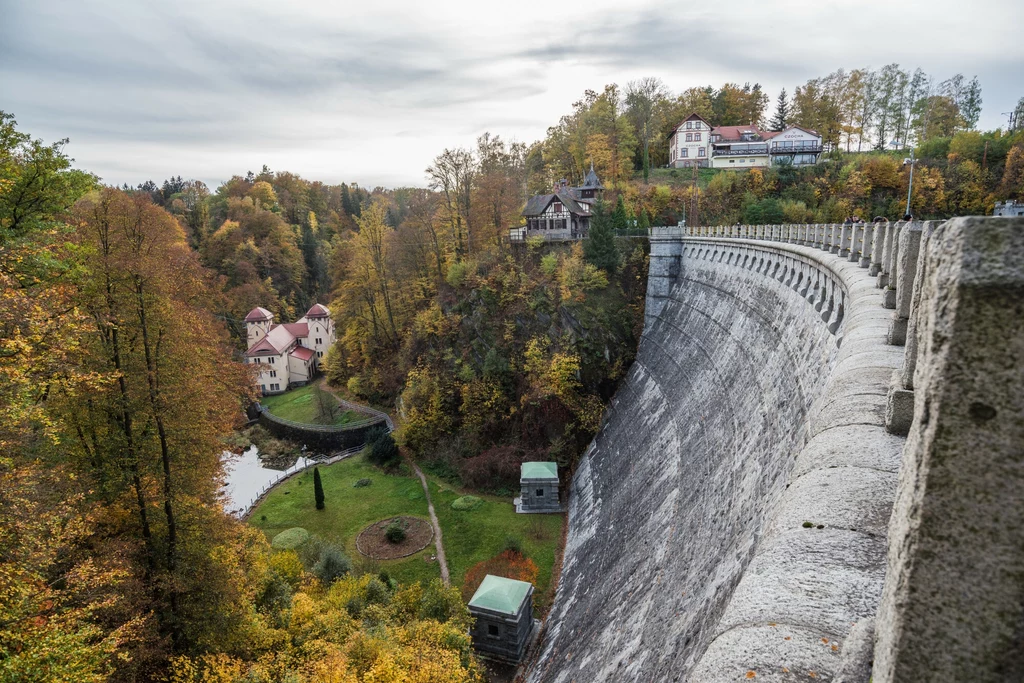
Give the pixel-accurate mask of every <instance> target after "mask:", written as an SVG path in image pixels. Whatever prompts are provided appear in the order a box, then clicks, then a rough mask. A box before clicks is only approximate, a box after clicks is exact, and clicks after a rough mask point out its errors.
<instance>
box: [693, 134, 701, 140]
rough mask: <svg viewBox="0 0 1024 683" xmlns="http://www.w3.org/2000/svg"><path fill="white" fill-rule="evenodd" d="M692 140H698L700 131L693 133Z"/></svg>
mask: <svg viewBox="0 0 1024 683" xmlns="http://www.w3.org/2000/svg"><path fill="white" fill-rule="evenodd" d="M693 140H694V142H700V133H694V134H693Z"/></svg>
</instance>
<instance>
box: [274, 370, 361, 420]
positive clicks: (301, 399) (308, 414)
mask: <svg viewBox="0 0 1024 683" xmlns="http://www.w3.org/2000/svg"><path fill="white" fill-rule="evenodd" d="M321 381H322V380H321ZM315 386H316V382H314V383H313V384H307V385H306V386H304V387H299V388H298V389H292V390H291V391H286V392H284V393H283V394H275V395H274V396H264V397H263V398H261V399H260V403H262V404H263V405H264V407H266V409H267V410H269V411H270V412H271V413H273V414H274V415H277V416H278V417H280V418H284V419H285V420H293V421H295V422H305V423H306V424H330V425H343V424H345V423H347V422H351V421H352V420H354V419H356V418H357V417H358V416H357V415H356V414H355V413H353V412H352V411H351V410H339V411H337V413H336V414H335V415H334V417H333V418H332V419H330V420H327V421H325V420H323V419H321V418H320V414H319V413H320V411H319V406H318V405H317V400H316V395H315V394H314V392H313V388H314V387H315ZM327 398H328V399H329V400H330V401H332V402H334V405H337V402H336V400H335V398H334V396H332V395H331V394H327Z"/></svg>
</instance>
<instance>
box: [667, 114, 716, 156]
mask: <svg viewBox="0 0 1024 683" xmlns="http://www.w3.org/2000/svg"><path fill="white" fill-rule="evenodd" d="M710 145H711V124H710V123H709V122H708V120H707V119H705V118H704V117H703V116H701V115H700V114H690V115H689V116H687V117H686V118H685V119H684V120H683V122H682V123H680V124H679V125H678V126H676V129H675V130H674V131H672V133H671V134H670V135H669V138H668V164H669V166H671V167H673V168H684V167H687V166H698V167H700V168H705V167H707V166H708V165H709V161H710V156H709V151H710Z"/></svg>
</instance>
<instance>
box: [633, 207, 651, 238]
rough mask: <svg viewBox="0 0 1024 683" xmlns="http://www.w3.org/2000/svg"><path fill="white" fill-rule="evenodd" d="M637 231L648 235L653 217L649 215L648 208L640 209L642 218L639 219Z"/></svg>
mask: <svg viewBox="0 0 1024 683" xmlns="http://www.w3.org/2000/svg"><path fill="white" fill-rule="evenodd" d="M636 227H637V233H639V234H641V235H646V234H647V231H648V230H649V229H650V227H651V219H650V217H649V216H648V215H647V209H640V218H639V220H638V221H637V226H636Z"/></svg>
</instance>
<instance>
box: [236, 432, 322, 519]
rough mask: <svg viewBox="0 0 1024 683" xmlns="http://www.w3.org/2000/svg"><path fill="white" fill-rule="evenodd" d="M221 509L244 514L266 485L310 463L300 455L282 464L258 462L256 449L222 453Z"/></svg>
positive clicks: (250, 448)
mask: <svg viewBox="0 0 1024 683" xmlns="http://www.w3.org/2000/svg"><path fill="white" fill-rule="evenodd" d="M223 458H224V461H225V464H224V474H225V477H224V482H225V483H224V487H223V489H222V490H223V492H224V495H225V501H224V509H225V510H227V511H228V512H231V513H239V512H241V511H244V510H245V509H247V508H248V507H249V505H251V504H252V501H253V500H254V499H255V498H256V497H257V496H259V495H260V493H262V492H263V491H264V490H265V489H266V488H267V487H268V486H270V485H271V484H273V483H274V482H276V481H277V480H279V479H281V478H282V477H283V476H285V474H286V473H288V472H295V471H296V470H298V469H302V468H304V467H306V466H308V465H309V464H310V463H312V462H313V461H312V460H310V459H308V458H305V457H302V456H299V457H298V458H291V459H288V460H285V461H282V460H280V459H278V460H275V461H273V463H272V464H273V465H274V467H272V466H271V463H270V462H266V461H263V460H260V457H259V450H258V449H257V448H256V446H249V448H247V449H246V450H245V451H243V452H242V454H241V455H235V454H233V453H231V452H230V451H225V452H224V456H223Z"/></svg>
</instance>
